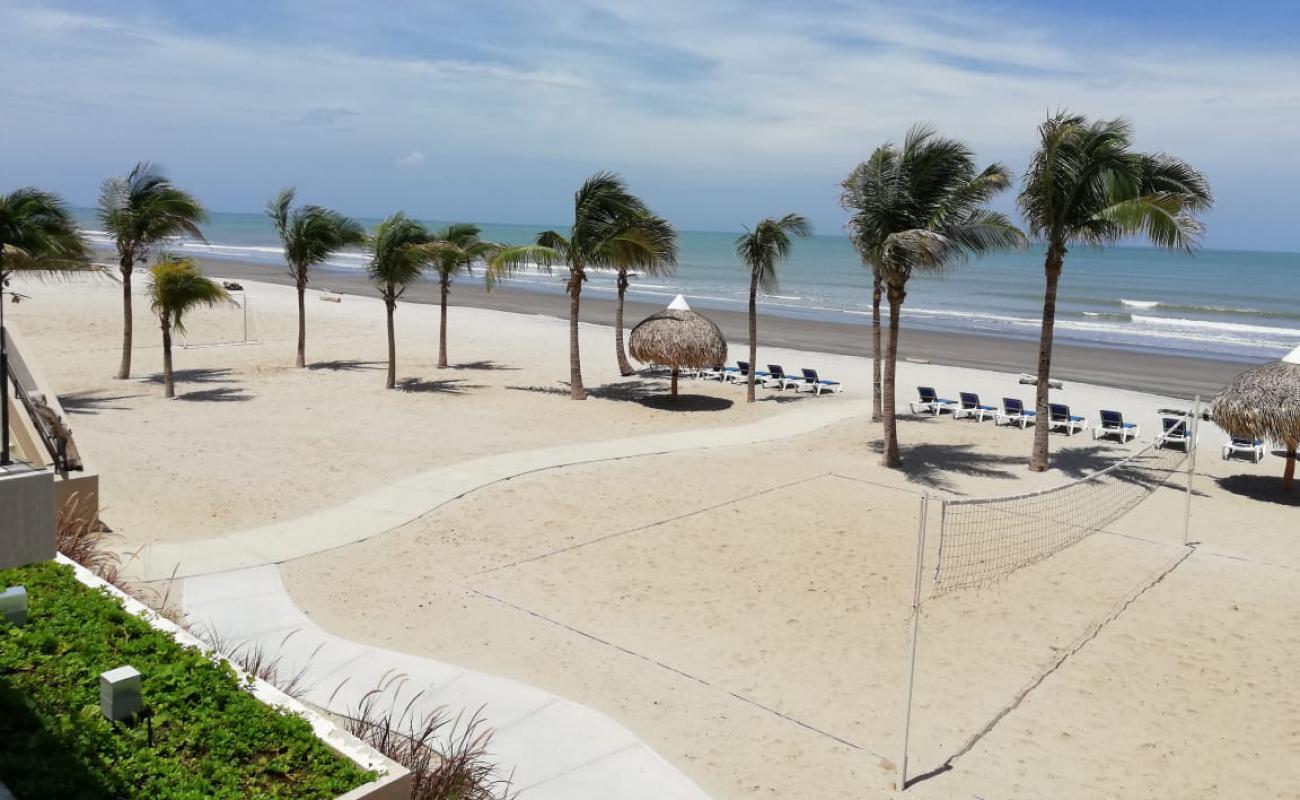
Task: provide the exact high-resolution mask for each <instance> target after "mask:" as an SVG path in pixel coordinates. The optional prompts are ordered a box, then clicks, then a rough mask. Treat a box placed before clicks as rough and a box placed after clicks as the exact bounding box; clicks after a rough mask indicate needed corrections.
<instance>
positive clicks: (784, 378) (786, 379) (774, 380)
mask: <svg viewBox="0 0 1300 800" xmlns="http://www.w3.org/2000/svg"><path fill="white" fill-rule="evenodd" d="M767 373H768V374H767V378H765V379H764V380H763V388H765V389H771V388H773V387H775V388H777V389H780V390H781V391H783V392H784V391H785V389H786V387H787V386H793V387H794V389H795V391H796V392H797V391H799V384H800V383H802V381H800V380H799V379H798V378H796V377H793V376H791V375H787V374H785V368H784V367H782V366H781V365H780V364H768V365H767Z"/></svg>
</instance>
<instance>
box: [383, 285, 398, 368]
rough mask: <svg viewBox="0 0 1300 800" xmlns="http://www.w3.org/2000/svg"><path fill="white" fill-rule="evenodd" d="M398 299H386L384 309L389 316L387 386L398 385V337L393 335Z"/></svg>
mask: <svg viewBox="0 0 1300 800" xmlns="http://www.w3.org/2000/svg"><path fill="white" fill-rule="evenodd" d="M396 307H397V301H395V300H389V299H388V298H385V299H384V309H385V311H386V315H387V317H388V383H387V385H386V388H389V389H392V388H394V387H396V386H397V337H396V336H394V335H393V310H394V309H395V308H396Z"/></svg>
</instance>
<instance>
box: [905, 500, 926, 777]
mask: <svg viewBox="0 0 1300 800" xmlns="http://www.w3.org/2000/svg"><path fill="white" fill-rule="evenodd" d="M929 505H930V495H929V493H927V492H923V493H922V494H921V509H920V512H919V514H918V516H917V523H916V579H915V583H914V584H913V587H912V624H911V631H910V632H909V634H908V645H907V689H906V690H905V691H904V693H903V694H904V699H903V743H902V747H901V748H900V751H899V758H898V791H900V792H901V791H903V790H904V789H905V788H907V741H908V735H909V734H910V733H911V730H912V685H913V683H914V681H915V679H916V639H917V634H918V632H919V630H920V626H921V586H922V584H923V581H922V577H921V574H922V570H923V567H924V563H925V516H926V512H927V511H928V509H929Z"/></svg>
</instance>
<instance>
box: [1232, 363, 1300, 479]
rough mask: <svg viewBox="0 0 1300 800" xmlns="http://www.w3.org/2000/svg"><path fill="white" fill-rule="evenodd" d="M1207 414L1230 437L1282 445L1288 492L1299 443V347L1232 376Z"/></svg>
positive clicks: (1284, 475)
mask: <svg viewBox="0 0 1300 800" xmlns="http://www.w3.org/2000/svg"><path fill="white" fill-rule="evenodd" d="M1210 413H1211V414H1212V416H1213V417H1214V421H1215V422H1216V423H1217V424H1218V426H1219V427H1220V428H1223V429H1224V430H1225V431H1227V432H1228V433H1229V434H1231V435H1233V436H1241V437H1244V438H1249V439H1264V440H1271V441H1274V442H1278V443H1280V444H1281V445H1282V446H1283V447H1285V448H1286V471H1285V472H1284V473H1283V474H1282V491H1284V492H1289V491H1291V488H1292V486H1293V485H1294V482H1295V457H1296V447H1297V446H1298V445H1300V347H1297V348H1296V349H1294V350H1292V351H1291V353H1290V354H1289V355H1287V356H1286V357H1284V358H1283V359H1282V360H1280V361H1271V362H1269V363H1267V364H1263V365H1261V366H1258V367H1255V368H1253V369H1248V370H1246V371H1245V372H1243V373H1241V374H1240V375H1238V376H1237V377H1235V378H1233V379H1232V380H1231V381H1229V382H1228V385H1227V386H1225V387H1223V389H1222V390H1221V391H1220V392H1219V394H1218V395H1217V396H1216V397H1215V398H1214V406H1213V408H1212V409H1211V412H1210Z"/></svg>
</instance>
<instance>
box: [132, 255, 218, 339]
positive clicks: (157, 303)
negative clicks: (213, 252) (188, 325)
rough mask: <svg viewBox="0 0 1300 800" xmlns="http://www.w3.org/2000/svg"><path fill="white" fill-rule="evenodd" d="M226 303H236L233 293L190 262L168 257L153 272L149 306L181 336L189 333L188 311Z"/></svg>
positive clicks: (155, 266)
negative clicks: (186, 328) (185, 318)
mask: <svg viewBox="0 0 1300 800" xmlns="http://www.w3.org/2000/svg"><path fill="white" fill-rule="evenodd" d="M225 304H234V301H233V300H231V298H230V293H229V292H227V291H226V290H225V288H224V287H223V286H222V285H221V284H219V283H217V282H216V281H213V280H209V279H208V278H205V277H203V273H201V272H199V270H198V267H196V266H195V265H194V262H193V261H191V260H190V259H187V258H171V257H167V256H164V257H163V258H161V259H159V261H158V263H157V264H154V266H153V267H151V268H150V269H149V305H150V307H151V308H152V309H153V311H154V313H155V314H157V315H158V316H159V317H160V318H162V317H163V316H164V315H166V318H167V319H168V320H169V321H170V323H171V327H172V330H174V331H176V332H177V333H185V320H184V317H185V314H186V313H187V312H189V311H191V310H192V309H195V308H198V307H200V306H208V307H212V306H218V305H225Z"/></svg>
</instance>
